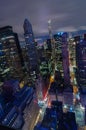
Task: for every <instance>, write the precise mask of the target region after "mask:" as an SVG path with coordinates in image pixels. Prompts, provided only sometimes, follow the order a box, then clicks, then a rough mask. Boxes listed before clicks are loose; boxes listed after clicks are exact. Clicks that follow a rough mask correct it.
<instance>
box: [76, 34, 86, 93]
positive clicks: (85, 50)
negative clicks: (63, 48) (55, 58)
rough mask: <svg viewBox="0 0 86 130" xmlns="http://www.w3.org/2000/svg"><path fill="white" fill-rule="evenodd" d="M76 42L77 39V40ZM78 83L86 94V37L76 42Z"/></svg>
mask: <svg viewBox="0 0 86 130" xmlns="http://www.w3.org/2000/svg"><path fill="white" fill-rule="evenodd" d="M75 41H76V39H75ZM76 65H77V83H78V86H79V87H80V90H81V91H82V92H83V93H86V36H85V35H84V39H83V40H80V39H79V40H78V42H77V41H76Z"/></svg>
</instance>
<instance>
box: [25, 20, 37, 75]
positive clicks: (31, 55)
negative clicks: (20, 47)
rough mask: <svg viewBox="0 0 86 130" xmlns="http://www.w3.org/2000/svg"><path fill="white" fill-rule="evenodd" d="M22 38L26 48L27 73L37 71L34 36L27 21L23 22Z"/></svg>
mask: <svg viewBox="0 0 86 130" xmlns="http://www.w3.org/2000/svg"><path fill="white" fill-rule="evenodd" d="M23 27H24V36H25V42H26V46H27V55H28V68H29V72H30V73H32V72H33V71H37V67H38V66H37V52H36V47H35V41H34V34H33V30H32V25H31V23H30V22H29V21H28V19H25V20H24V25H23Z"/></svg>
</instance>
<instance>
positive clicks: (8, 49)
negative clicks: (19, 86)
mask: <svg viewBox="0 0 86 130" xmlns="http://www.w3.org/2000/svg"><path fill="white" fill-rule="evenodd" d="M23 66H24V62H23V57H22V52H21V48H20V44H19V40H18V36H17V33H14V32H13V29H12V27H11V26H6V27H2V28H0V82H4V81H5V80H7V79H10V78H17V79H21V78H22V77H23Z"/></svg>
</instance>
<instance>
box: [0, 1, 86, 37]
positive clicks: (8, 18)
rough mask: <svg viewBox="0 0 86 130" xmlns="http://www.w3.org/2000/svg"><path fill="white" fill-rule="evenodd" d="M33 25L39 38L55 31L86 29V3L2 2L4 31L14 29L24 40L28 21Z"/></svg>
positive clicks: (1, 16)
mask: <svg viewBox="0 0 86 130" xmlns="http://www.w3.org/2000/svg"><path fill="white" fill-rule="evenodd" d="M25 18H28V20H29V21H30V22H31V23H32V26H33V31H34V34H35V36H37V35H44V34H46V33H47V32H48V23H47V21H48V20H49V19H51V21H52V31H53V32H56V31H76V30H80V29H86V0H0V27H2V26H6V25H11V26H13V30H14V31H15V32H17V33H18V35H19V39H22V38H23V34H24V31H23V22H24V19H25Z"/></svg>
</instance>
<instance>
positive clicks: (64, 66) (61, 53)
mask: <svg viewBox="0 0 86 130" xmlns="http://www.w3.org/2000/svg"><path fill="white" fill-rule="evenodd" d="M54 39H55V55H56V56H55V58H56V69H57V70H58V71H59V72H60V73H61V76H62V77H63V78H64V84H65V86H66V87H68V86H70V74H69V55H68V42H67V33H63V32H62V33H58V34H55V35H54Z"/></svg>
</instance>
